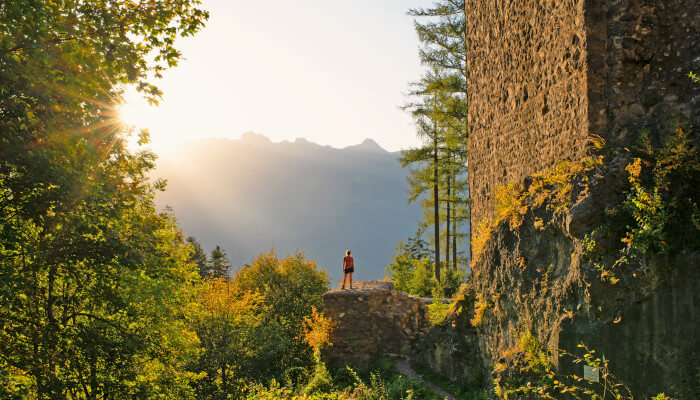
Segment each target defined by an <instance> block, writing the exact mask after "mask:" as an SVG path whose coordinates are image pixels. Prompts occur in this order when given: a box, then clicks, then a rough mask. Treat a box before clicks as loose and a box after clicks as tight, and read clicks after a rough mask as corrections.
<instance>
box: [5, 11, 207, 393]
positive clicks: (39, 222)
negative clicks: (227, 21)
mask: <svg viewBox="0 0 700 400" xmlns="http://www.w3.org/2000/svg"><path fill="white" fill-rule="evenodd" d="M197 4H198V2H197V1H196V0H172V1H167V2H166V1H160V0H142V1H140V2H139V3H138V4H136V3H134V2H133V1H130V0H113V1H110V2H103V1H96V0H84V1H80V2H75V1H48V0H45V1H44V0H16V1H9V2H8V1H5V2H1V3H0V264H1V265H2V269H0V371H10V372H9V373H10V374H11V376H10V379H9V380H10V381H12V382H18V385H17V386H15V387H14V388H12V389H11V390H12V391H13V392H15V393H14V394H16V393H20V392H30V393H31V397H30V398H36V399H39V400H43V399H97V398H112V399H147V398H155V397H160V398H164V399H168V398H173V399H174V398H189V397H191V394H192V393H191V389H190V387H189V385H188V384H187V382H188V380H189V378H190V375H189V374H188V373H186V372H183V368H181V367H182V365H183V364H184V361H185V360H186V359H188V358H190V357H193V356H194V354H196V344H197V338H196V336H195V335H194V333H193V332H192V331H191V330H190V329H188V327H187V324H186V321H185V317H184V310H186V309H187V308H188V307H190V305H191V304H192V299H193V298H192V293H191V290H192V287H193V285H192V283H193V282H194V281H196V270H195V267H194V265H193V264H191V263H189V262H188V261H187V259H188V249H187V245H186V244H185V243H184V240H183V238H182V236H181V235H180V234H179V231H178V229H177V226H176V225H175V223H174V220H173V218H172V216H170V215H169V214H167V213H161V214H158V213H156V211H155V207H154V205H153V196H154V193H155V191H157V190H160V189H162V188H163V187H164V183H163V182H149V181H148V172H149V171H150V170H151V169H152V167H153V163H154V159H155V157H154V156H153V154H150V153H148V152H144V151H142V152H136V153H133V152H131V151H129V150H128V149H127V148H126V145H125V137H126V135H127V134H129V133H133V132H131V131H130V130H129V129H128V128H127V127H125V126H124V125H123V124H122V123H120V122H119V120H118V118H116V111H115V110H116V108H117V106H118V103H119V99H120V97H121V93H122V91H123V89H124V86H125V85H129V84H135V85H137V87H138V88H139V89H140V90H141V91H142V92H143V93H144V94H145V95H146V96H147V97H149V99H150V100H151V101H154V102H155V101H157V98H158V96H159V94H160V92H159V90H158V89H157V87H155V86H154V85H152V84H151V83H150V80H151V79H152V78H153V77H157V76H159V75H160V73H161V71H162V70H163V69H165V68H168V67H170V66H174V65H176V64H177V60H178V59H179V57H180V54H179V52H178V51H177V50H176V49H175V47H174V40H175V38H176V37H178V36H186V35H191V34H194V33H195V32H196V31H197V30H198V29H200V28H201V26H202V25H203V23H204V21H205V20H206V18H207V14H206V12H205V11H203V10H201V9H199V8H197ZM140 139H141V143H144V142H147V140H148V135H147V132H141V133H140ZM14 394H8V397H9V396H12V395H14Z"/></svg>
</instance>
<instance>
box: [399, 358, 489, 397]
mask: <svg viewBox="0 0 700 400" xmlns="http://www.w3.org/2000/svg"><path fill="white" fill-rule="evenodd" d="M412 366H413V369H414V370H415V371H416V372H418V373H419V374H420V376H421V378H423V379H424V380H426V381H427V382H430V383H432V384H433V385H435V386H437V387H439V388H441V389H443V390H445V391H446V392H448V393H451V394H453V395H454V396H455V397H456V398H457V399H459V400H495V397H494V395H493V393H491V392H490V391H488V390H486V389H483V388H482V386H483V379H484V376H483V375H484V373H483V371H477V372H475V373H473V374H472V375H471V376H469V379H468V381H467V382H468V385H467V387H465V386H461V385H458V384H456V383H454V382H452V381H451V380H449V379H447V378H445V377H443V376H441V375H438V374H437V373H435V371H433V370H432V369H431V368H429V367H426V366H425V365H422V364H413V365H412Z"/></svg>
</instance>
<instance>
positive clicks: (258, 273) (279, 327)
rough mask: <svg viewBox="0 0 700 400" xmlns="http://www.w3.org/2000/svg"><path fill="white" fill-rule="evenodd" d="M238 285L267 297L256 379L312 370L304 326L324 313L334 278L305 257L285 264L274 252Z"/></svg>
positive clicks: (238, 280)
mask: <svg viewBox="0 0 700 400" xmlns="http://www.w3.org/2000/svg"><path fill="white" fill-rule="evenodd" d="M233 279H234V281H235V282H236V284H237V285H238V287H239V289H240V290H243V291H252V292H256V293H260V294H261V295H263V296H264V301H263V304H264V305H265V306H266V311H265V314H264V315H263V324H262V325H261V326H260V328H259V331H258V332H257V334H256V335H257V337H258V338H260V339H261V340H260V343H259V344H258V345H259V347H260V349H259V353H258V357H256V359H255V360H253V361H251V362H252V364H253V367H252V369H253V370H255V371H257V372H256V373H255V374H254V375H253V376H251V378H252V379H254V380H259V381H262V380H267V379H269V378H270V377H271V376H277V377H281V376H282V375H283V374H284V371H285V370H286V369H288V368H291V367H296V366H309V365H311V364H312V363H313V358H312V354H311V351H310V349H309V347H308V346H307V345H306V344H305V343H304V342H303V340H302V332H303V327H304V321H305V320H306V319H307V318H309V317H311V316H312V312H313V311H312V310H313V309H314V308H316V309H322V308H323V303H322V299H321V296H322V295H323V294H324V293H325V292H326V290H327V287H328V284H329V283H330V280H329V278H328V274H327V273H326V272H325V271H324V270H321V269H319V268H318V265H317V264H316V262H315V261H312V260H309V259H307V258H306V256H304V254H303V253H296V254H294V255H289V256H287V257H284V258H279V257H278V256H277V254H276V253H275V252H274V250H271V251H270V252H268V253H263V254H261V255H260V256H258V258H256V259H255V260H254V261H253V263H252V264H251V265H249V266H246V267H245V268H243V269H242V270H241V271H239V272H238V273H237V274H236V275H235V276H234V278H233Z"/></svg>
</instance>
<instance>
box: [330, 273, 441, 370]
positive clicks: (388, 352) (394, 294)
mask: <svg viewBox="0 0 700 400" xmlns="http://www.w3.org/2000/svg"><path fill="white" fill-rule="evenodd" d="M353 286H354V290H341V289H339V288H338V289H332V290H330V291H329V292H327V293H326V294H324V295H323V307H324V314H325V315H326V316H327V317H329V318H331V319H332V320H334V321H335V322H336V323H337V326H336V329H335V330H334V332H333V335H332V338H331V342H332V344H333V345H332V346H330V347H328V348H326V349H325V350H324V351H323V354H322V356H323V359H324V360H325V361H326V362H327V363H328V364H329V365H330V366H334V367H341V366H343V365H346V364H347V365H354V366H355V367H357V368H359V369H367V368H368V367H369V366H370V364H371V363H372V362H373V361H374V360H376V359H377V358H378V357H391V356H406V355H408V354H409V353H410V350H411V348H412V346H413V344H414V342H415V341H416V340H417V339H418V338H420V337H422V336H423V335H424V332H425V331H426V330H427V329H428V328H429V327H430V321H429V316H428V310H427V308H426V307H427V304H428V303H429V302H432V301H435V300H433V299H423V298H420V297H415V296H409V295H407V294H405V293H402V292H398V291H396V290H394V285H393V283H391V282H376V281H358V282H355V283H354V285H353ZM428 300H429V301H428ZM438 300H439V301H449V300H447V299H441V300H440V299H438Z"/></svg>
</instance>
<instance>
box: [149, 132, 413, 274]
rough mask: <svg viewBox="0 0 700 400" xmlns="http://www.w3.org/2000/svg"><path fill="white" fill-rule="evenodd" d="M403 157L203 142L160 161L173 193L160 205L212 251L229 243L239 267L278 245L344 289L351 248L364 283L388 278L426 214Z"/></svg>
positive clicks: (260, 140)
mask: <svg viewBox="0 0 700 400" xmlns="http://www.w3.org/2000/svg"><path fill="white" fill-rule="evenodd" d="M399 155H400V153H399V152H388V151H386V150H384V149H383V148H381V147H380V146H379V145H378V144H377V143H376V142H374V141H373V140H371V139H366V140H364V141H363V142H362V143H360V144H358V145H355V146H349V147H345V148H342V149H338V148H333V147H330V146H321V145H318V144H316V143H312V142H309V141H307V140H305V139H297V140H295V141H294V142H289V141H284V142H272V141H270V139H268V138H266V137H265V136H262V135H259V134H256V133H252V132H248V133H246V134H244V135H243V136H242V137H241V138H240V139H235V140H232V139H222V138H212V139H202V140H198V141H195V142H191V143H188V144H186V145H182V146H180V147H179V148H177V149H176V150H175V151H173V152H170V153H168V154H165V155H162V156H161V157H160V158H159V162H158V168H157V169H156V171H155V176H156V177H159V178H165V179H167V181H168V187H167V190H166V191H165V192H163V193H160V194H159V195H158V196H157V198H156V204H157V206H158V207H160V208H162V207H165V206H170V207H171V208H172V209H173V211H174V213H175V215H176V217H177V219H178V222H179V224H180V226H181V228H182V229H183V231H184V233H185V235H188V236H189V235H193V236H195V237H196V238H197V239H198V240H199V241H200V242H202V244H203V245H204V247H205V248H207V249H211V248H213V247H214V246H215V245H221V246H222V247H223V248H224V249H225V250H226V251H227V253H228V255H229V257H230V258H231V259H232V261H233V264H234V268H240V267H241V266H242V265H244V264H245V263H248V262H250V260H251V259H252V258H254V257H255V256H256V255H257V254H259V253H261V252H263V251H267V250H270V249H271V248H273V247H274V248H275V250H276V251H277V253H278V254H281V255H286V254H287V253H292V252H295V251H296V250H300V251H304V252H305V254H306V256H307V257H309V258H311V259H313V260H316V261H317V262H318V263H319V266H320V267H322V268H324V269H326V270H327V271H328V272H329V273H330V276H331V278H332V279H333V280H334V281H336V280H338V279H339V278H342V272H341V264H342V258H343V256H344V253H345V250H347V249H350V250H352V252H353V256H354V258H355V265H356V273H355V279H356V280H360V279H363V280H364V279H378V278H381V277H383V276H384V271H385V268H386V265H387V263H388V262H389V261H390V257H391V255H392V254H393V253H394V248H395V246H396V244H397V243H398V241H399V240H400V239H404V240H405V239H406V238H407V237H408V236H409V235H410V234H412V233H413V232H414V231H415V229H416V222H417V220H418V218H419V215H420V209H419V207H418V206H414V205H408V204H407V196H406V189H407V187H408V185H407V183H406V173H405V171H404V170H402V168H401V166H400V165H399V163H398V161H397V157H398V156H399Z"/></svg>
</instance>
